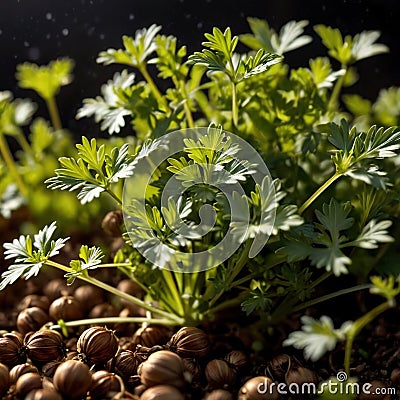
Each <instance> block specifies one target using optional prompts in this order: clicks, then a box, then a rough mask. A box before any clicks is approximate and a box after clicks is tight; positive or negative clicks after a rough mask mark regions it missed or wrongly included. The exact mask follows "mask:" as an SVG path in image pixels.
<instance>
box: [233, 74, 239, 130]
mask: <svg viewBox="0 0 400 400" xmlns="http://www.w3.org/2000/svg"><path fill="white" fill-rule="evenodd" d="M232 121H233V126H234V127H237V126H238V122H239V109H238V104H237V90H236V83H235V82H233V81H232Z"/></svg>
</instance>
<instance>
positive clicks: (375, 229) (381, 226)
mask: <svg viewBox="0 0 400 400" xmlns="http://www.w3.org/2000/svg"><path fill="white" fill-rule="evenodd" d="M391 225H392V221H388V220H385V221H379V222H378V221H376V220H375V219H373V220H371V221H369V222H368V224H367V225H365V226H364V228H363V230H362V231H361V233H360V235H359V236H358V237H357V239H356V240H355V241H354V242H352V244H353V245H355V246H358V247H361V248H363V249H376V248H377V247H378V243H390V242H393V241H394V239H393V238H392V237H391V236H390V235H389V234H388V228H389V227H390V226H391Z"/></svg>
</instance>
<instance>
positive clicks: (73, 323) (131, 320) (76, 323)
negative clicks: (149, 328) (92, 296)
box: [49, 317, 175, 329]
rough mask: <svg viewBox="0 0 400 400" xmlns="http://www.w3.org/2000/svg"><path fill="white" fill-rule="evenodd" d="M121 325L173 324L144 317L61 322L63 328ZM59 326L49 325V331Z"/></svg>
mask: <svg viewBox="0 0 400 400" xmlns="http://www.w3.org/2000/svg"><path fill="white" fill-rule="evenodd" d="M121 323H136V324H142V323H148V324H157V325H166V326H173V325H175V322H173V321H171V320H170V319H162V318H146V317H104V318H87V319H78V320H75V321H66V322H63V326H64V325H65V326H66V327H67V328H68V327H74V326H81V325H92V324H121ZM60 328H61V325H58V324H55V325H49V329H60Z"/></svg>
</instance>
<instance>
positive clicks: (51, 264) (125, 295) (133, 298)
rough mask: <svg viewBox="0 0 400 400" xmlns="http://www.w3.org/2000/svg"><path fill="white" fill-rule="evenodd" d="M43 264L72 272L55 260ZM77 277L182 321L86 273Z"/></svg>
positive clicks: (155, 312) (153, 311) (174, 319)
mask: <svg viewBox="0 0 400 400" xmlns="http://www.w3.org/2000/svg"><path fill="white" fill-rule="evenodd" d="M45 264H47V265H49V266H51V267H55V268H58V269H60V270H62V271H64V272H72V269H71V268H69V267H66V266H65V265H62V264H59V263H57V262H54V261H51V260H47V261H46V262H45ZM77 278H78V279H80V280H83V281H85V282H88V283H91V284H92V285H95V286H97V287H99V288H101V289H103V290H105V291H107V292H109V293H112V294H115V295H116V296H118V297H120V298H122V299H124V300H127V301H129V302H131V303H133V304H136V305H137V306H139V307H142V308H144V309H145V310H147V311H150V312H152V313H154V314H157V315H160V316H161V317H164V318H167V319H169V320H171V321H174V323H175V324H176V325H182V324H183V322H184V320H183V319H182V318H180V317H178V316H176V315H173V314H171V313H168V312H166V311H163V310H160V309H158V308H157V307H154V306H152V305H150V304H148V303H146V302H144V301H143V300H140V299H138V298H137V297H135V296H131V295H130V294H128V293H125V292H122V291H121V290H118V289H116V288H114V287H112V286H110V285H108V284H106V283H104V282H102V281H99V280H98V279H96V278H92V277H90V276H88V275H87V276H84V275H79V276H77Z"/></svg>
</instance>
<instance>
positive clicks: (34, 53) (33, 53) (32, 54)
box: [28, 47, 40, 61]
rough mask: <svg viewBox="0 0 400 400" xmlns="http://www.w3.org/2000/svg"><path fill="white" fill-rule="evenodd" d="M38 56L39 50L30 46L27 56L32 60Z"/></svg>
mask: <svg viewBox="0 0 400 400" xmlns="http://www.w3.org/2000/svg"><path fill="white" fill-rule="evenodd" d="M39 57H40V50H39V49H38V48H37V47H31V48H30V49H29V50H28V58H29V59H30V60H32V61H37V60H38V59H39Z"/></svg>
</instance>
